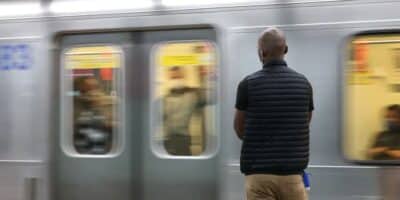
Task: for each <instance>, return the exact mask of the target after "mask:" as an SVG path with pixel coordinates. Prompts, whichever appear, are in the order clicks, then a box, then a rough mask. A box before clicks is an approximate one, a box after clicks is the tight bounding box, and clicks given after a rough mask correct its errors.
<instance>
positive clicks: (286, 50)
mask: <svg viewBox="0 0 400 200" xmlns="http://www.w3.org/2000/svg"><path fill="white" fill-rule="evenodd" d="M288 51H289V47H288V46H287V45H286V46H285V54H287V52H288Z"/></svg>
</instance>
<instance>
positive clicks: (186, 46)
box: [157, 42, 215, 67]
mask: <svg viewBox="0 0 400 200" xmlns="http://www.w3.org/2000/svg"><path fill="white" fill-rule="evenodd" d="M214 54H215V49H214V48H213V46H212V45H211V44H210V43H207V42H183V43H182V42H181V43H167V44H164V45H161V46H160V47H159V49H158V51H157V63H158V65H161V66H165V67H168V66H188V65H210V64H214V62H215V58H214V56H215V55H214Z"/></svg>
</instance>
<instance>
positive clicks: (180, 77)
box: [162, 66, 214, 156]
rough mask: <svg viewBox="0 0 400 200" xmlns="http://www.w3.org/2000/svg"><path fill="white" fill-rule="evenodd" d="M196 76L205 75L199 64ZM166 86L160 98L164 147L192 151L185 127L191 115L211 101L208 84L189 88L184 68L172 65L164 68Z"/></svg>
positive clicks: (177, 151) (176, 152) (173, 152)
mask: <svg viewBox="0 0 400 200" xmlns="http://www.w3.org/2000/svg"><path fill="white" fill-rule="evenodd" d="M198 69H199V71H198V72H199V76H200V79H203V76H206V75H208V73H205V72H204V70H205V69H204V68H202V67H199V68H198ZM168 76H169V81H170V82H169V85H170V89H169V91H168V93H167V94H166V95H165V96H164V97H163V99H162V107H163V121H164V123H163V125H164V127H163V128H164V135H165V137H164V140H163V141H164V147H165V149H166V151H167V152H168V153H169V154H171V155H183V156H184V155H192V153H191V140H192V138H191V134H190V131H189V127H190V123H191V119H192V116H193V115H194V114H195V113H196V112H199V110H201V109H202V108H203V107H204V106H205V105H208V104H211V103H212V102H214V101H213V100H212V99H213V96H214V95H211V94H210V88H193V87H189V86H187V85H186V82H185V77H186V74H185V69H184V68H183V67H182V66H174V67H171V68H170V69H169V70H168Z"/></svg>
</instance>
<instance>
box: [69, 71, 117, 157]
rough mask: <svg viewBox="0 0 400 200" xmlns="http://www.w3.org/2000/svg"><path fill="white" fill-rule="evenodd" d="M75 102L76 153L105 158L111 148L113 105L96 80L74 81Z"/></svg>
mask: <svg viewBox="0 0 400 200" xmlns="http://www.w3.org/2000/svg"><path fill="white" fill-rule="evenodd" d="M77 89H78V91H79V95H78V96H77V97H76V98H75V101H74V109H75V110H74V122H75V123H74V124H75V127H74V129H75V132H74V143H75V147H76V149H77V151H78V152H79V153H89V154H104V153H107V152H108V151H109V150H110V148H111V142H110V141H111V134H112V129H113V116H112V110H113V109H112V107H113V104H115V101H114V100H113V99H112V97H109V96H107V95H106V94H105V93H104V92H103V91H102V90H101V88H100V85H99V82H98V80H97V79H96V78H95V77H83V78H80V79H79V80H77Z"/></svg>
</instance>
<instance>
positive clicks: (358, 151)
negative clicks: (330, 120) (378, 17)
mask: <svg viewBox="0 0 400 200" xmlns="http://www.w3.org/2000/svg"><path fill="white" fill-rule="evenodd" d="M349 49H350V55H351V56H350V59H349V60H348V62H347V70H346V84H345V86H346V95H345V99H346V101H345V105H346V106H345V110H344V113H345V120H346V121H345V137H344V138H345V146H344V147H345V154H346V156H347V157H348V158H349V159H351V160H358V161H365V160H375V161H382V160H385V161H388V160H389V161H390V160H399V159H400V106H399V105H400V93H399V92H400V91H399V90H398V88H399V87H398V86H399V85H400V73H399V72H400V70H398V69H399V67H398V66H399V56H400V51H399V50H398V49H400V34H395V33H393V34H371V35H358V36H355V37H354V38H353V39H352V40H351V43H349Z"/></svg>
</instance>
